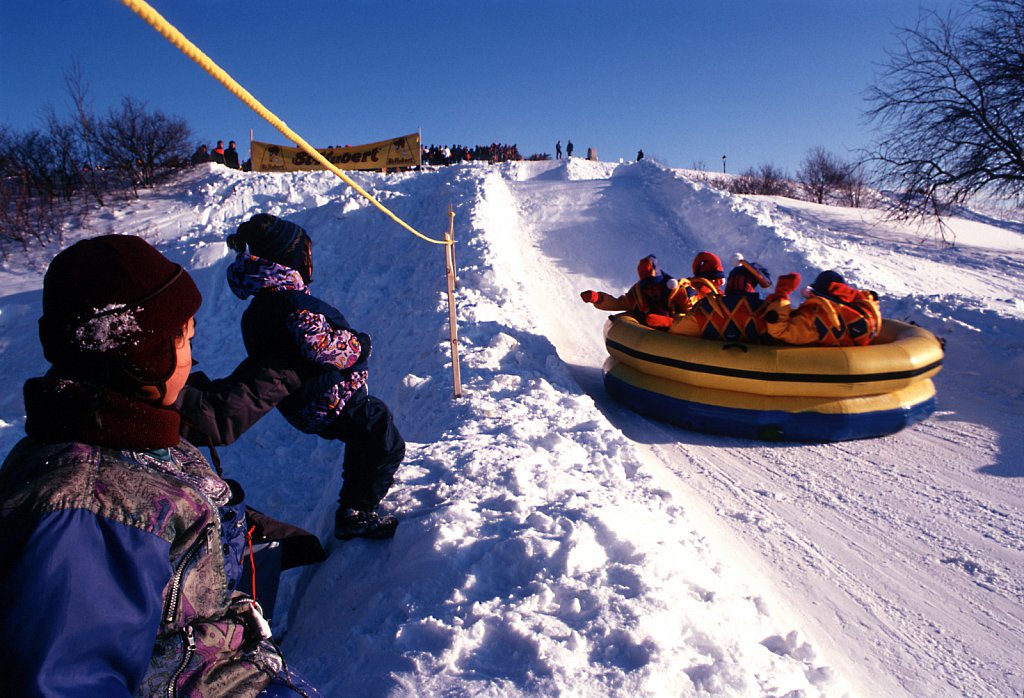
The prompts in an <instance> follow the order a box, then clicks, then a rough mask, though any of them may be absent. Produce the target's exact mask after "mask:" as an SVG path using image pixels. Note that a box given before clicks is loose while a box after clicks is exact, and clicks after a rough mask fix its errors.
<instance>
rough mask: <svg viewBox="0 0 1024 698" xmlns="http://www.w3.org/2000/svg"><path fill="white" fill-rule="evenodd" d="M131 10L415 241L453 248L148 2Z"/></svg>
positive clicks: (132, 1)
mask: <svg viewBox="0 0 1024 698" xmlns="http://www.w3.org/2000/svg"><path fill="white" fill-rule="evenodd" d="M121 1H122V2H123V3H124V4H125V5H127V6H128V8H129V9H131V10H132V12H134V13H135V14H137V15H138V16H139V17H141V18H142V19H144V20H145V21H146V22H147V23H148V24H149V25H150V26H151V27H153V29H155V30H157V31H158V32H159V33H160V34H162V35H163V36H164V38H166V39H167V40H168V41H170V42H171V43H172V44H174V45H175V46H176V47H177V48H178V49H179V50H180V51H181V52H182V53H184V54H185V55H186V56H188V57H189V58H191V59H192V60H193V61H195V62H196V63H197V64H198V65H199V66H200V67H201V68H203V70H205V71H206V72H207V73H209V74H210V75H211V76H213V77H214V78H216V79H217V80H218V81H219V82H220V83H221V84H222V85H224V87H226V88H228V90H230V91H231V93H232V94H234V95H235V96H236V97H238V98H239V99H240V100H242V101H243V102H245V104H246V105H248V107H249V108H250V109H252V110H253V111H254V112H256V113H257V114H259V115H260V116H262V117H263V118H264V119H266V120H267V121H268V122H269V123H270V125H271V126H273V127H274V128H276V129H277V130H278V131H280V132H281V133H283V134H284V136H285V137H286V138H287V139H288V140H290V141H292V142H293V143H295V144H296V145H297V146H299V147H300V148H302V149H303V150H304V151H306V152H307V153H308V154H309V155H310V157H312V158H313V159H314V160H316V161H317V162H319V163H320V164H321V165H323V166H324V167H326V168H327V169H328V170H330V171H331V172H333V173H334V174H336V175H338V176H339V177H341V179H342V181H344V182H345V183H346V184H348V185H349V186H350V187H352V188H353V189H355V190H356V191H357V192H359V193H360V194H361V195H362V196H364V197H365V198H366V200H367V201H369V202H370V203H371V204H373V205H374V206H376V207H377V208H379V209H380V210H381V211H382V212H383V213H385V214H387V215H388V216H389V217H390V218H391V219H392V220H394V221H395V222H396V223H398V224H399V225H400V226H402V227H403V228H405V229H406V230H408V231H409V232H410V233H412V234H413V235H415V236H416V237H419V238H422V239H424V240H426V241H427V242H432V243H434V244H437V245H450V244H452V243H451V242H446V241H445V240H434V239H433V238H429V237H427V236H426V235H423V234H422V233H420V232H419V231H417V230H416V229H415V228H413V227H412V226H411V225H409V224H408V223H406V222H405V221H403V220H402V219H401V218H399V217H398V216H396V215H395V214H394V213H392V212H391V211H390V210H389V209H388V208H387V207H386V206H384V204H382V203H380V202H379V201H377V199H375V198H373V196H372V195H371V194H370V193H369V192H367V191H366V190H365V189H363V188H362V187H361V186H359V185H358V184H357V183H356V182H354V181H353V180H352V178H351V177H349V176H348V175H346V174H345V173H344V172H343V171H341V170H340V169H338V168H337V167H335V166H334V165H333V164H332V163H331V162H330V161H329V160H328V159H327V158H325V157H324V156H323V155H321V154H320V153H319V152H318V151H317V150H316V149H315V148H314V147H313V146H311V145H310V144H309V143H307V142H306V141H305V140H304V139H303V138H302V137H301V136H300V135H299V134H297V133H295V132H294V131H292V130H291V129H290V128H288V125H287V124H286V123H285V122H283V121H281V120H280V119H279V118H277V116H276V115H275V114H274V113H273V112H271V111H270V110H269V109H267V108H266V107H264V106H263V105H262V104H260V102H259V100H258V99H256V98H255V97H253V96H252V95H251V94H249V92H248V91H247V90H246V89H245V88H244V87H242V86H241V85H239V84H238V83H237V82H236V81H235V79H234V78H232V77H231V76H230V75H228V74H227V73H226V72H224V70H223V69H222V68H221V67H220V66H219V65H217V64H216V63H214V62H213V61H212V60H211V59H210V57H209V56H207V55H206V54H205V53H203V52H202V51H201V50H200V49H199V47H198V46H196V45H195V44H193V43H192V42H191V41H189V40H188V39H187V38H185V35H184V34H182V33H181V32H180V31H178V30H177V29H176V28H175V27H174V25H172V24H171V23H170V22H168V21H167V20H166V19H164V18H163V16H162V15H160V13H159V12H157V11H156V10H154V9H153V8H152V7H151V6H150V5H149V4H148V3H147V2H145V0H121Z"/></svg>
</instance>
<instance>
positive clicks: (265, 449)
mask: <svg viewBox="0 0 1024 698" xmlns="http://www.w3.org/2000/svg"><path fill="white" fill-rule="evenodd" d="M357 179H358V180H359V182H360V183H361V184H362V185H363V186H364V187H366V188H367V189H368V190H370V191H371V192H372V193H374V195H375V196H377V197H378V198H379V199H381V200H382V201H383V202H384V203H385V205H387V206H388V207H390V208H391V209H392V210H394V211H395V212H396V213H397V214H398V215H399V216H401V217H402V218H403V219H405V220H406V221H408V222H409V223H410V224H411V225H413V226H414V227H416V228H417V229H419V230H421V231H422V232H425V233H427V234H431V235H433V236H435V237H437V236H439V235H440V234H441V233H442V231H443V230H444V229H445V228H446V227H447V224H448V216H447V209H448V205H449V204H451V206H452V207H453V209H454V211H455V214H456V217H455V233H456V239H457V241H458V244H457V247H456V258H457V263H458V271H459V286H458V294H457V295H458V317H459V333H460V347H461V371H462V381H463V390H464V396H463V397H462V398H460V399H454V398H453V397H452V388H453V385H452V370H451V369H452V366H451V357H450V353H449V350H448V346H449V345H448V335H447V319H448V309H447V304H446V300H445V293H444V289H445V280H444V259H443V252H442V250H441V248H440V247H438V246H435V245H430V244H428V243H425V242H423V241H422V240H420V239H418V238H416V237H414V236H412V235H410V234H409V233H408V232H406V231H405V230H403V229H401V228H400V227H398V226H396V225H395V224H394V223H393V222H392V221H390V220H389V219H387V218H386V217H384V216H383V215H381V214H380V213H379V212H378V211H377V210H376V209H374V208H372V207H371V206H369V205H368V204H367V203H366V202H365V201H364V200H362V199H361V198H359V197H358V196H357V195H355V194H354V193H353V192H351V191H350V190H349V189H348V188H347V187H346V186H345V185H344V184H343V183H342V182H340V181H339V180H337V179H336V178H335V177H334V176H333V175H330V174H326V173H324V174H319V173H314V174H252V173H241V172H236V171H231V170H226V169H224V168H220V167H217V166H212V165H211V166H204V167H202V168H198V169H195V170H193V171H191V172H189V173H188V174H187V175H185V176H184V177H183V178H182V179H181V180H179V181H178V182H176V183H175V184H174V185H172V186H168V187H165V188H163V189H161V190H159V191H156V192H149V193H146V194H145V195H144V197H143V198H142V199H141V200H139V201H137V202H133V203H131V204H130V205H126V206H125V207H124V208H122V209H119V210H117V211H116V212H115V213H113V214H109V213H99V214H96V215H94V216H93V217H92V220H91V223H90V227H89V229H88V230H82V231H72V232H71V233H70V234H69V236H68V238H69V241H73V240H74V239H77V237H80V236H81V235H92V234H98V233H103V232H119V233H134V234H139V235H142V236H144V237H146V238H147V239H149V240H151V241H152V242H154V243H156V244H158V246H159V247H160V248H161V249H162V250H164V251H165V253H166V254H168V255H169V256H170V257H172V258H174V259H176V260H179V261H181V262H182V263H184V264H185V265H186V266H187V267H188V268H189V269H190V271H191V272H192V273H193V276H194V277H195V278H196V280H197V283H198V284H199V286H200V288H201V290H202V292H203V295H204V303H203V307H202V309H201V310H200V312H199V315H198V329H197V336H196V340H195V355H196V356H197V358H198V359H199V360H200V362H201V365H200V368H202V369H203V370H205V371H206V372H207V373H208V374H210V375H223V374H225V373H227V372H228V371H229V370H230V369H231V368H233V367H234V365H235V363H237V361H239V360H240V359H241V357H242V347H241V339H240V335H239V330H238V320H239V316H240V314H241V311H242V310H243V308H244V304H243V303H241V302H240V301H238V300H237V299H236V298H235V297H234V296H233V295H232V294H231V293H230V292H229V291H228V289H227V287H226V284H225V282H224V269H225V266H226V264H227V262H228V259H229V257H228V250H227V249H226V247H225V245H224V244H223V240H224V237H225V236H226V235H227V234H228V233H229V232H232V231H233V230H234V228H235V226H237V224H238V223H239V222H241V221H242V220H244V219H245V218H247V217H248V216H249V215H251V214H253V213H256V212H260V211H266V212H269V213H273V214H276V215H281V216H285V217H288V218H290V219H292V220H295V221H296V222H298V223H300V224H302V225H303V226H305V227H306V228H307V230H309V231H310V233H311V234H312V237H313V239H314V267H315V269H314V279H315V281H314V284H313V290H314V292H315V293H317V294H318V295H320V296H322V297H323V298H325V299H326V300H328V301H330V302H332V303H333V304H335V305H337V306H338V307H339V308H340V309H341V310H342V311H343V312H344V313H345V315H346V316H347V317H348V319H349V320H350V321H351V322H352V324H353V325H354V326H356V327H357V328H358V329H360V330H363V331H366V332H369V333H370V334H371V335H372V336H373V338H374V343H373V344H374V355H373V359H372V361H371V369H372V372H371V384H370V385H371V391H372V392H373V393H374V394H376V395H378V396H379V397H381V398H383V399H384V400H385V401H386V402H388V403H389V404H390V405H391V407H392V409H393V410H394V411H395V413H396V416H397V420H398V425H399V427H400V429H401V430H402V432H403V434H404V436H405V437H406V439H407V441H408V442H409V446H410V448H409V454H408V458H407V461H406V464H405V465H404V466H403V468H402V469H400V471H399V480H398V482H397V484H396V487H395V488H394V490H393V491H392V493H391V494H390V495H389V497H388V498H387V499H386V500H385V507H386V508H387V509H388V510H390V511H392V512H394V513H396V514H397V515H398V516H399V518H400V519H401V520H402V524H401V526H400V527H399V530H398V534H397V536H396V537H395V539H394V540H393V541H390V542H386V543H379V542H366V541H353V542H347V543H341V542H338V541H334V540H333V539H332V538H330V523H331V521H332V514H333V511H334V498H335V493H336V491H337V487H338V485H339V482H340V480H339V478H340V474H339V464H340V455H341V446H340V445H339V444H338V443H337V442H331V443H328V442H324V441H321V440H318V439H316V438H315V437H311V436H306V435H302V434H299V433H298V432H295V431H294V430H292V429H291V428H290V427H289V426H288V425H287V424H286V423H285V422H284V421H283V420H282V419H281V418H280V417H278V416H277V415H276V414H273V415H271V416H269V417H267V418H266V419H265V420H264V421H263V422H261V423H260V424H258V425H257V426H256V427H254V428H253V430H252V431H251V432H249V433H248V434H247V435H246V436H245V437H243V439H242V440H241V441H240V442H239V443H237V444H235V445H233V446H231V447H229V448H225V449H222V450H221V456H222V458H223V461H224V467H225V470H226V472H227V473H228V474H229V475H230V476H232V477H235V478H236V479H238V480H241V481H242V483H243V484H244V485H245V486H246V488H247V490H248V492H249V496H250V499H251V500H252V503H253V504H254V506H256V507H257V508H260V509H263V510H265V511H268V512H270V513H273V514H275V515H277V516H279V517H280V518H285V519H288V520H291V521H294V522H296V523H299V524H301V525H304V526H306V527H307V528H309V529H310V530H313V531H315V532H317V533H319V534H321V535H322V536H323V539H324V541H325V542H326V544H327V546H328V549H329V551H330V557H329V559H328V560H327V561H326V562H324V563H323V564H321V565H319V566H318V567H317V568H316V569H310V570H305V571H296V572H289V573H287V575H286V588H285V589H284V592H283V598H282V599H281V600H280V602H279V608H278V612H277V613H276V617H275V618H274V622H275V625H276V626H277V628H278V632H279V633H281V634H283V636H284V640H283V646H284V649H285V651H286V654H287V655H288V656H289V657H290V661H292V662H293V663H294V664H295V665H296V666H298V667H299V668H301V669H302V670H303V671H304V672H305V673H306V674H307V675H308V676H310V677H311V678H312V679H313V680H314V681H315V682H316V683H318V684H319V685H320V686H321V687H322V688H323V689H324V691H325V694H326V695H329V696H342V695H351V696H385V695H394V696H424V695H437V696H440V695H444V696H462V695H490V696H498V695H501V696H516V695H530V696H534V695H537V696H540V695H544V696H554V695H563V696H606V695H607V696H626V695H629V696H635V695H641V696H681V695H682V696H686V695H726V696H784V695H793V696H798V695H805V696H813V695H827V696H833V695H864V696H879V695H886V696H902V695H906V696H922V695H928V696H945V695H949V696H959V695H971V696H1005V695H1020V694H1021V693H1024V674H1022V670H1021V669H1020V666H1021V663H1022V662H1021V659H1022V657H1024V534H1022V530H1021V524H1020V522H1021V520H1022V518H1024V517H1022V514H1024V496H1022V495H1024V436H1022V433H1021V431H1022V430H1021V429H1020V426H1019V425H1020V422H1021V413H1022V411H1024V409H1022V407H1024V351H1022V347H1024V301H1022V300H1021V299H1022V294H1021V290H1020V289H1021V288H1022V287H1024V226H1022V225H1021V224H1020V223H1014V222H1010V221H1008V220H1002V219H1001V218H1000V217H993V216H992V215H991V214H988V215H986V216H982V215H980V214H978V215H975V214H965V217H964V218H958V219H954V220H953V221H952V222H951V224H952V226H953V227H954V229H955V231H956V233H957V245H956V247H953V248H950V247H942V246H939V245H937V244H935V243H934V242H933V241H931V240H930V239H928V238H927V236H926V235H925V234H924V233H922V232H921V231H917V230H911V229H906V228H904V227H900V226H896V225H893V224H890V223H886V222H885V221H883V220H881V218H880V217H879V216H878V215H876V214H875V213H874V212H871V211H862V210H853V209H837V208H831V207H825V206H815V205H810V204H806V203H801V202H796V201H792V200H786V199H762V198H745V197H733V196H728V195H723V194H721V193H719V192H716V191H713V190H711V189H708V188H705V187H703V186H702V185H701V184H700V183H699V182H697V181H695V180H693V179H692V178H691V177H690V174H689V173H686V172H683V171H674V170H668V169H665V168H662V167H660V166H658V165H657V164H655V163H651V162H641V163H636V164H628V165H618V164H612V163H592V162H586V161H583V160H571V161H570V162H569V163H568V164H566V163H564V162H562V163H551V162H549V163H507V164H504V165H501V166H487V165H472V166H469V165H466V166H458V167H452V168H447V169H442V170H439V171H436V172H423V173H415V174H402V175H388V176H383V175H377V174H360V175H358V176H357ZM922 240H923V241H922ZM703 249H709V250H712V251H715V252H717V253H718V254H719V255H720V256H722V257H723V258H728V256H729V255H730V254H731V253H733V252H735V251H740V252H742V253H743V254H744V255H745V256H746V257H747V258H748V259H756V260H758V261H760V262H762V263H763V264H765V265H766V266H767V267H768V268H769V269H770V270H771V271H772V272H773V274H774V275H776V276H778V275H779V274H782V273H786V272H789V271H799V272H800V273H801V274H803V276H804V278H805V279H808V280H809V279H811V278H813V276H814V275H815V274H816V273H817V271H820V270H821V269H825V268H837V269H839V270H841V271H842V272H843V273H844V275H845V276H846V277H847V279H848V280H850V281H851V282H853V283H854V284H857V285H861V286H865V287H869V288H873V289H875V290H877V291H878V292H879V294H880V295H881V296H882V298H883V304H882V309H883V312H884V314H886V315H887V316H890V317H896V318H900V319H908V320H913V321H914V322H917V323H919V324H921V325H923V326H924V327H926V328H928V329H929V330H931V331H932V332H934V333H936V334H937V335H939V336H941V337H943V338H944V339H946V340H947V356H946V364H945V367H944V369H943V371H942V373H940V374H939V375H938V377H937V379H936V381H935V382H936V385H937V388H938V404H939V408H938V411H937V413H936V414H935V415H934V416H933V417H931V418H930V419H928V420H927V421H925V422H924V423H922V424H919V425H916V426H915V427H912V428H910V429H908V430H905V431H903V432H900V433H898V434H895V435H892V436H889V437H886V438H882V439H873V440H867V441H856V442H844V443H839V444H825V445H795V444H764V443H756V442H748V441H742V440H739V439H730V438H724V437H715V436H708V435H703V434H696V433H691V432H687V431H684V430H681V429H678V428H675V427H672V426H668V425H665V424H661V423H658V422H654V421H651V420H648V419H644V418H642V417H639V416H637V415H635V414H633V413H631V412H629V411H628V410H625V409H624V408H622V407H621V406H619V405H617V404H615V403H613V402H611V401H610V400H609V399H608V398H607V396H606V395H605V393H604V390H603V387H602V385H601V371H600V367H601V364H602V362H603V360H604V357H605V350H604V347H603V341H602V334H601V330H602V325H603V321H604V317H603V315H604V314H603V313H601V312H599V311H596V310H595V309H593V308H592V307H590V306H588V305H585V304H583V303H582V302H581V301H580V300H579V295H578V293H579V291H581V290H583V289H586V288H593V289H599V290H606V291H609V292H613V293H619V292H621V291H623V290H625V289H626V288H628V286H629V285H630V284H631V283H632V282H633V280H634V278H633V277H634V274H635V266H636V261H637V260H638V259H639V258H640V257H643V256H645V255H647V254H652V253H653V254H656V255H657V256H658V257H659V259H660V260H661V262H662V266H663V267H664V268H665V269H666V270H667V271H669V272H671V273H674V274H676V275H680V276H683V275H688V274H689V264H690V260H691V259H692V257H693V255H694V253H696V252H697V251H699V250H703ZM52 252H53V251H48V252H47V254H48V255H49V254H52ZM36 261H38V262H41V263H40V264H37V265H36V268H38V267H41V266H43V264H44V263H45V260H36ZM40 286H41V275H40V273H39V271H37V270H35V269H31V268H30V266H29V265H25V264H22V263H20V262H18V263H17V264H16V263H13V262H12V263H11V264H10V265H8V267H7V268H6V269H4V270H3V271H2V273H0V357H2V360H3V366H4V372H3V381H4V387H5V388H6V389H5V390H3V391H0V448H2V451H3V452H4V453H6V451H8V450H9V449H10V448H11V446H12V445H13V444H14V443H15V441H16V440H17V439H18V438H20V435H21V431H22V425H23V414H22V408H21V391H20V386H21V383H22V382H23V381H24V379H25V378H27V377H29V376H32V375H36V374H39V373H40V372H42V371H43V370H45V366H46V365H45V362H44V361H43V359H42V356H41V352H40V351H39V349H38V342H37V340H36V320H37V318H38V316H39V307H40V294H39V288H40Z"/></svg>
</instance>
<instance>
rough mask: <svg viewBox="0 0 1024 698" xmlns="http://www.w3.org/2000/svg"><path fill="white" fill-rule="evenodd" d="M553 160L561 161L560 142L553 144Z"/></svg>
mask: <svg viewBox="0 0 1024 698" xmlns="http://www.w3.org/2000/svg"><path fill="white" fill-rule="evenodd" d="M555 159H556V160H561V159H562V141H556V142H555Z"/></svg>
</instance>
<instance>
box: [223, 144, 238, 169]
mask: <svg viewBox="0 0 1024 698" xmlns="http://www.w3.org/2000/svg"><path fill="white" fill-rule="evenodd" d="M224 164H225V165H227V166H228V167H230V168H231V169H234V170H237V169H240V165H239V164H238V151H237V150H236V149H235V142H234V141H229V142H228V149H227V150H225V151H224Z"/></svg>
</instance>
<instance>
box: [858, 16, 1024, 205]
mask: <svg viewBox="0 0 1024 698" xmlns="http://www.w3.org/2000/svg"><path fill="white" fill-rule="evenodd" d="M899 36H900V46H899V47H898V48H897V49H896V50H894V51H891V52H889V60H888V64H887V65H886V66H885V68H884V72H883V73H882V74H881V76H880V79H879V80H878V82H877V84H875V85H874V86H872V87H871V88H870V90H869V94H868V99H869V102H870V103H871V105H872V107H871V109H870V110H869V111H868V116H869V117H870V119H871V120H872V121H873V122H875V123H876V124H877V127H878V128H879V131H880V136H879V138H878V140H877V143H876V144H875V145H874V146H873V148H872V152H871V153H870V158H871V161H872V162H873V164H874V166H875V170H876V173H877V176H878V178H879V180H880V181H881V182H882V183H883V184H884V185H885V186H888V187H891V188H892V189H893V190H894V191H895V193H894V194H893V198H892V200H893V201H894V202H895V208H894V213H895V214H896V215H898V216H900V217H904V218H914V217H917V218H924V217H927V216H931V215H936V216H939V215H942V214H943V213H944V211H945V206H947V205H949V204H957V203H964V202H965V201H967V200H968V199H970V198H971V197H973V196H975V195H977V194H979V193H982V192H987V193H989V194H993V195H997V196H1007V197H1011V198H1012V197H1019V196H1020V195H1021V194H1022V193H1024V0H980V1H979V2H978V3H977V5H975V6H974V7H973V8H972V9H971V10H970V11H968V12H966V13H963V14H960V15H952V14H951V15H947V16H945V17H942V16H939V15H938V14H936V13H935V12H927V13H925V14H923V15H922V17H921V19H920V20H919V22H918V24H917V26H915V27H914V28H913V29H902V30H901V31H900V34H899Z"/></svg>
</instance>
